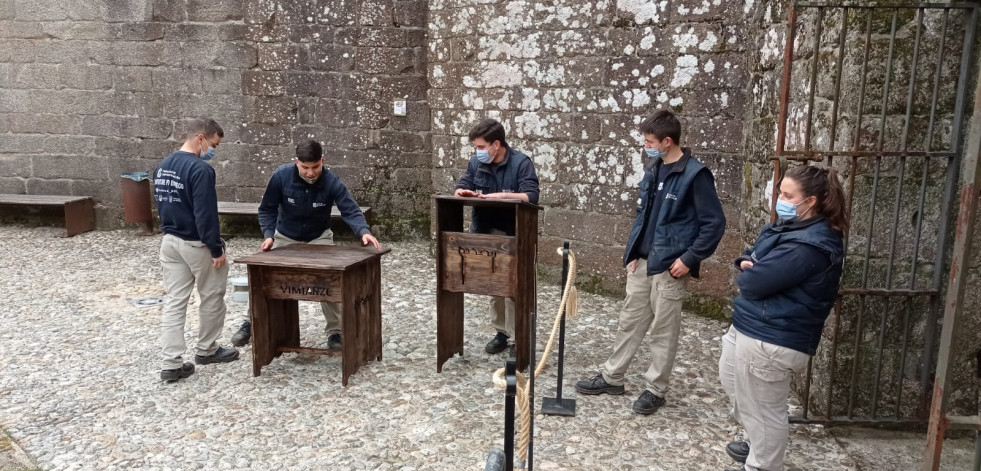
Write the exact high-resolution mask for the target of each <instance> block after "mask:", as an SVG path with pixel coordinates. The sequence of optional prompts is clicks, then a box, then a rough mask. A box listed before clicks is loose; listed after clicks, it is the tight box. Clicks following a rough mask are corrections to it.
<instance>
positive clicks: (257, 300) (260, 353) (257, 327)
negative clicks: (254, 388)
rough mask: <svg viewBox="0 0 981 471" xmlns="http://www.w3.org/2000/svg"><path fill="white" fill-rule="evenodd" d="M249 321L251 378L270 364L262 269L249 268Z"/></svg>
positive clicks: (270, 338)
mask: <svg viewBox="0 0 981 471" xmlns="http://www.w3.org/2000/svg"><path fill="white" fill-rule="evenodd" d="M248 273H249V319H251V321H252V376H259V375H260V374H261V372H262V367H263V366H266V365H268V364H269V363H270V362H272V359H273V358H274V357H275V353H274V352H272V351H271V350H272V349H273V348H274V347H273V346H272V333H271V331H270V327H269V304H268V303H267V302H266V296H265V295H264V294H263V293H262V281H263V280H262V267H260V266H250V267H248Z"/></svg>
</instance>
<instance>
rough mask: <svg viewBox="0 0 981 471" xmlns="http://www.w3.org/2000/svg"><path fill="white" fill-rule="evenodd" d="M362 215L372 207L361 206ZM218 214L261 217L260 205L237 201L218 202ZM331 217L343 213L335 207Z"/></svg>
mask: <svg viewBox="0 0 981 471" xmlns="http://www.w3.org/2000/svg"><path fill="white" fill-rule="evenodd" d="M358 208H359V209H361V213H363V214H365V215H366V216H367V214H368V213H369V212H371V207H370V206H359V207H358ZM218 214H227V215H230V216H257V215H259V203H240V202H235V201H219V202H218ZM330 216H331V217H334V218H339V217H341V211H340V210H338V209H337V206H334V207H333V208H331V210H330Z"/></svg>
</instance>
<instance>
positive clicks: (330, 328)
mask: <svg viewBox="0 0 981 471" xmlns="http://www.w3.org/2000/svg"><path fill="white" fill-rule="evenodd" d="M303 243H307V244H314V245H334V232H333V231H331V230H330V229H327V230H326V231H324V233H323V234H320V236H319V237H317V238H316V239H313V240H311V241H310V242H300V241H298V240H293V239H290V238H289V237H286V236H284V235H283V234H280V233H279V231H276V236H275V240H274V241H273V248H274V249H275V248H277V247H284V246H287V245H291V244H303ZM320 310H321V311H323V313H324V319H326V320H327V327H325V328H324V330H325V331H327V335H331V334H339V333H341V304H340V303H320Z"/></svg>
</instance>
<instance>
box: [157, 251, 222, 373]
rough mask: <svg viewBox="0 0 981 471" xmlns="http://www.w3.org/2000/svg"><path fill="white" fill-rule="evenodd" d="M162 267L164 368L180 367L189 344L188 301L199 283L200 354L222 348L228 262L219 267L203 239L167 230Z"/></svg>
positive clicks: (161, 325) (208, 353)
mask: <svg viewBox="0 0 981 471" xmlns="http://www.w3.org/2000/svg"><path fill="white" fill-rule="evenodd" d="M160 268H161V271H162V272H163V285H164V290H166V291H167V295H168V299H167V301H166V303H165V304H164V309H163V315H162V316H161V318H160V343H161V345H162V349H161V356H162V357H163V369H165V370H170V369H174V368H180V367H181V365H182V364H183V363H184V353H185V350H187V345H186V343H185V342H184V323H185V321H186V319H187V302H188V300H189V299H190V298H191V291H192V290H193V289H194V285H195V283H196V284H197V288H198V296H199V297H200V298H201V304H200V305H199V306H198V318H199V319H200V327H199V328H198V344H197V348H196V351H197V354H198V355H202V356H208V355H212V354H214V353H215V350H218V336H219V335H221V329H222V327H224V325H225V286H226V283H227V280H228V265H225V266H223V267H221V268H215V267H214V266H212V262H211V251H210V250H209V249H208V247H207V246H206V245H204V244H203V243H201V242H199V241H187V240H182V239H181V238H179V237H176V236H173V235H170V234H165V235H164V236H163V241H162V242H161V244H160Z"/></svg>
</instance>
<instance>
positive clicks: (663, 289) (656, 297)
mask: <svg viewBox="0 0 981 471" xmlns="http://www.w3.org/2000/svg"><path fill="white" fill-rule="evenodd" d="M687 284H688V276H687V275H686V276H683V277H681V278H677V279H676V278H673V277H672V276H671V274H670V273H669V272H668V271H664V272H661V273H658V274H656V275H653V276H647V260H644V259H640V260H638V261H637V269H636V270H635V271H634V272H633V273H630V272H629V271H628V273H627V297H626V299H625V300H624V302H623V309H622V310H621V311H620V319H619V320H618V322H617V336H616V340H614V342H613V354H612V355H610V358H609V359H607V360H606V363H604V364H603V365H602V366H601V367H600V373H602V374H603V379H604V380H606V382H607V383H609V384H611V385H613V386H620V385H622V384H623V376H624V374H625V373H626V371H627V367H628V366H630V362H631V361H633V359H634V355H635V354H636V353H637V349H638V348H640V344H641V342H642V341H643V340H644V336H645V335H646V334H647V330H648V329H650V330H651V335H650V341H649V342H650V346H651V356H652V358H651V364H650V366H648V368H647V371H646V372H645V373H644V382H645V385H644V387H645V388H646V389H647V390H649V391H651V392H652V393H654V394H655V395H657V396H660V397H664V395H665V394H666V393H667V391H668V381H669V379H670V378H671V369H672V368H674V358H675V356H676V355H677V353H678V336H679V334H680V333H681V305H682V303H683V302H684V299H685V287H686V286H687ZM652 324H653V325H652Z"/></svg>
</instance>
